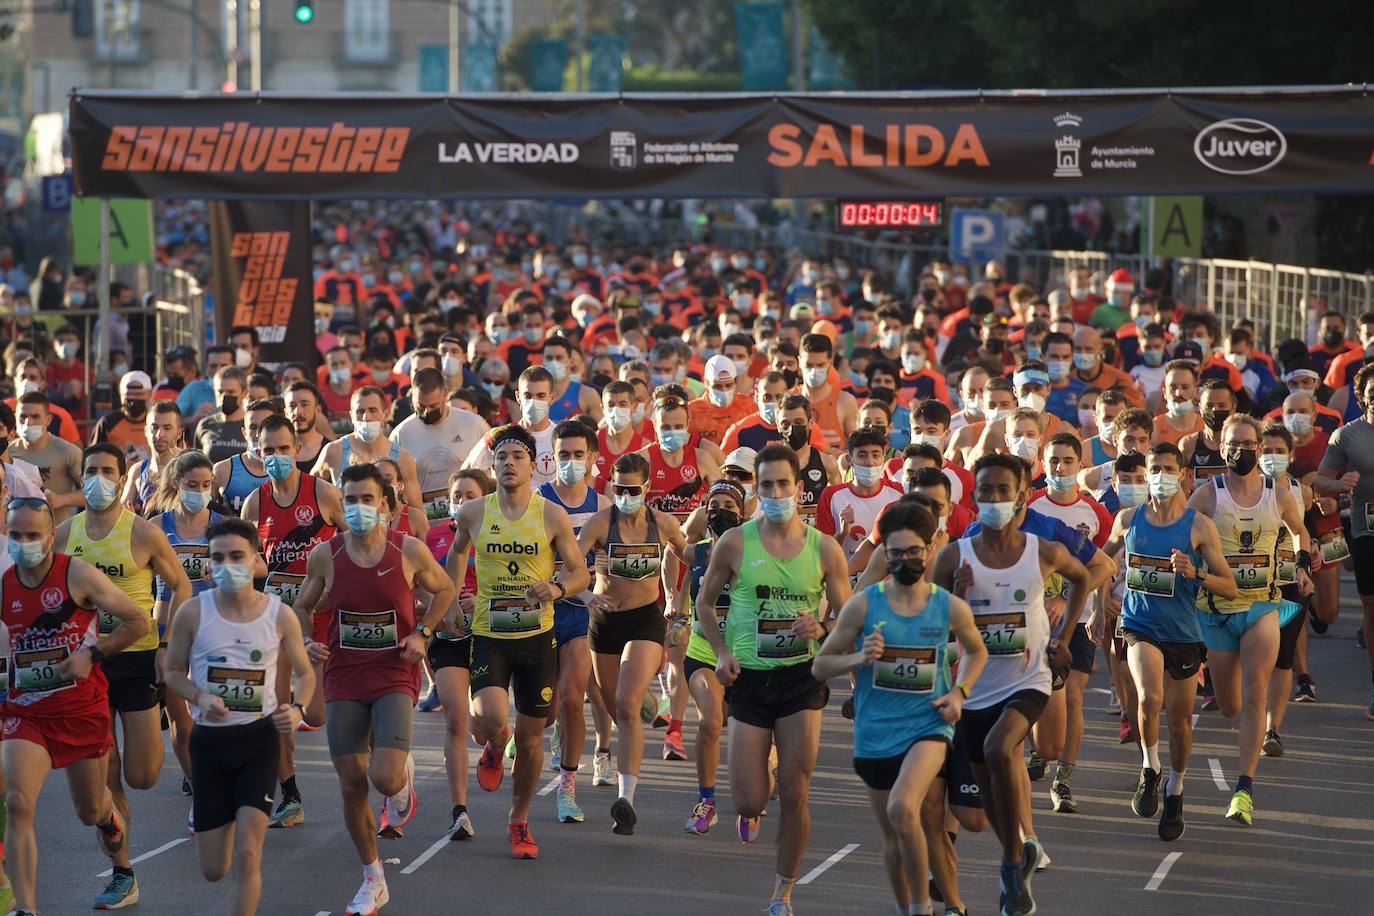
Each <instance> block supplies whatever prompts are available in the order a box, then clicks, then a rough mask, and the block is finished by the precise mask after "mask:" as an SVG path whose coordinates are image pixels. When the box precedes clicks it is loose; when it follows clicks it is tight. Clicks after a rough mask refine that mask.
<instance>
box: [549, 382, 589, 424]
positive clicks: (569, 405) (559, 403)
mask: <svg viewBox="0 0 1374 916" xmlns="http://www.w3.org/2000/svg"><path fill="white" fill-rule="evenodd" d="M581 395H582V383H581V382H579V381H576V380H574V381H573V382H571V383H569V385H568V390H567V391H565V392H563V396H562V397H561V398H559V399H558V400H556V401H554V402H553V403H552V404H550V405H549V419H550V420H552V421H553V422H555V423H561V422H563V421H564V420H566V419H568V418H570V417H575V416H577V415H578V414H580V413H581V412H582V407H581V406H580V404H579V403H578V399H579V398H580V397H581Z"/></svg>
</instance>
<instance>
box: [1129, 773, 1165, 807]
mask: <svg viewBox="0 0 1374 916" xmlns="http://www.w3.org/2000/svg"><path fill="white" fill-rule="evenodd" d="M1131 810H1132V811H1134V812H1135V814H1136V817H1154V816H1155V812H1157V811H1158V810H1159V774H1158V773H1156V772H1155V771H1154V770H1152V769H1150V768H1149V767H1141V768H1140V781H1139V782H1138V783H1136V786H1135V794H1134V795H1132V796H1131Z"/></svg>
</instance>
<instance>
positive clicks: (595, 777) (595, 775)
mask: <svg viewBox="0 0 1374 916" xmlns="http://www.w3.org/2000/svg"><path fill="white" fill-rule="evenodd" d="M615 780H616V772H615V764H613V763H611V755H610V754H597V755H596V757H595V758H594V759H593V760H592V785H594V786H613V785H615Z"/></svg>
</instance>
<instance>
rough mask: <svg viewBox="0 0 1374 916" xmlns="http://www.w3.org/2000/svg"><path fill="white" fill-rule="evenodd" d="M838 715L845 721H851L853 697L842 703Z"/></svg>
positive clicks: (852, 716)
mask: <svg viewBox="0 0 1374 916" xmlns="http://www.w3.org/2000/svg"><path fill="white" fill-rule="evenodd" d="M840 715H842V716H844V717H845V718H846V719H850V720H852V719H853V718H854V698H853V697H849V698H848V699H846V700H845V701H844V702H843V703H841V704H840Z"/></svg>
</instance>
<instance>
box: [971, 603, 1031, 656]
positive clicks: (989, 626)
mask: <svg viewBox="0 0 1374 916" xmlns="http://www.w3.org/2000/svg"><path fill="white" fill-rule="evenodd" d="M975 620H976V621H977V623H978V632H979V633H981V634H982V636H983V645H985V646H987V647H988V654H989V655H1020V654H1021V653H1023V652H1025V651H1026V615H1025V614H1023V613H1019V612H1018V613H1011V614H979V615H978V616H977V617H976V618H975Z"/></svg>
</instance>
